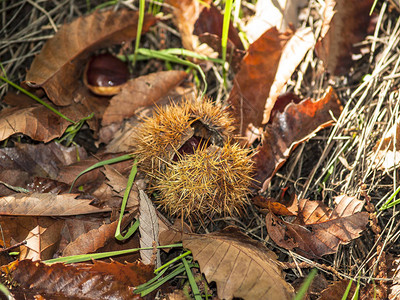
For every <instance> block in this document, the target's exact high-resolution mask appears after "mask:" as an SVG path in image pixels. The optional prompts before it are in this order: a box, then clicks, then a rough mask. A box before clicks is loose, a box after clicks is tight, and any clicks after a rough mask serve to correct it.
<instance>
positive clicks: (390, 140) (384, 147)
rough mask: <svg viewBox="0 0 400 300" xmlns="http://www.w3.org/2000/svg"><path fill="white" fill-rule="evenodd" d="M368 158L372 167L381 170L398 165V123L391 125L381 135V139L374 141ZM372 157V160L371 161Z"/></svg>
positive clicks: (399, 137)
mask: <svg viewBox="0 0 400 300" xmlns="http://www.w3.org/2000/svg"><path fill="white" fill-rule="evenodd" d="M395 145H396V146H395ZM375 155H376V156H375ZM374 158H375V159H374ZM369 159H370V161H371V163H372V164H373V166H374V168H378V169H379V170H383V171H390V170H392V169H393V168H396V167H397V166H399V164H400V123H397V124H395V125H393V126H392V127H391V128H390V129H389V131H387V132H386V134H385V135H384V136H383V137H382V139H380V140H379V141H378V142H377V143H376V145H375V147H374V151H373V154H372V155H371V157H370V158H369ZM372 159H374V160H373V161H372Z"/></svg>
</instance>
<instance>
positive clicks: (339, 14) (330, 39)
mask: <svg viewBox="0 0 400 300" xmlns="http://www.w3.org/2000/svg"><path fill="white" fill-rule="evenodd" d="M373 2H374V0H366V1H346V0H328V1H325V11H324V23H323V25H322V29H321V37H320V38H319V40H318V43H317V45H316V47H315V50H316V52H317V55H318V57H319V58H320V59H322V60H323V62H324V65H325V68H326V69H327V71H328V72H330V73H331V74H332V75H344V74H346V73H347V72H348V70H349V68H350V67H351V65H352V59H351V55H352V53H354V52H355V48H354V47H353V45H354V44H356V43H359V42H361V41H362V40H363V39H364V37H365V36H366V34H367V29H368V24H369V22H370V19H371V16H370V14H369V12H370V10H371V6H372V3H373Z"/></svg>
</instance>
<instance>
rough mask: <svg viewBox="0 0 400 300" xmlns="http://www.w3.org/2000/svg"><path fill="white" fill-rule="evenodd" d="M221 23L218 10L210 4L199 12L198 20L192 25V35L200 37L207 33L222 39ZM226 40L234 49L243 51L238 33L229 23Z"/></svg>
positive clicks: (220, 15)
mask: <svg viewBox="0 0 400 300" xmlns="http://www.w3.org/2000/svg"><path fill="white" fill-rule="evenodd" d="M223 21H224V16H223V15H222V14H221V12H220V11H219V9H218V8H216V7H215V6H214V5H213V4H212V3H211V4H210V5H209V6H208V7H207V6H206V7H204V8H203V10H202V11H201V13H200V15H199V18H198V19H197V20H196V23H195V24H194V30H193V34H195V35H197V36H200V35H202V34H205V33H209V34H214V35H216V36H218V37H219V38H222V28H223ZM228 40H229V41H230V42H231V43H232V44H233V45H234V46H235V48H236V49H240V50H244V47H243V44H242V41H241V40H240V37H239V34H238V31H237V29H236V28H235V27H233V24H232V22H229V30H228ZM227 52H228V51H227Z"/></svg>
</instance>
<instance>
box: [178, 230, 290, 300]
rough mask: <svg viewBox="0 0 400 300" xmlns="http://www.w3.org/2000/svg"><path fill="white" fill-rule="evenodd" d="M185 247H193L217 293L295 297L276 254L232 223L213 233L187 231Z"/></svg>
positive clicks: (262, 296) (257, 296) (224, 294)
mask: <svg viewBox="0 0 400 300" xmlns="http://www.w3.org/2000/svg"><path fill="white" fill-rule="evenodd" d="M183 247H185V248H188V249H190V250H191V251H192V253H193V257H194V259H195V260H197V261H198V262H199V265H200V269H201V271H202V272H203V273H204V275H205V276H206V278H207V280H208V281H209V282H211V281H215V282H216V283H217V291H218V297H219V298H221V299H232V298H233V297H240V298H243V299H292V297H293V288H292V287H291V286H290V285H289V284H288V283H286V281H285V280H284V278H283V276H282V272H281V269H280V268H279V266H278V263H277V261H276V257H275V254H274V253H273V252H271V251H269V250H268V249H267V248H266V247H265V246H264V245H263V244H261V243H259V242H256V241H254V240H252V239H251V238H249V237H248V236H246V235H245V234H243V233H241V232H240V230H238V229H237V228H236V227H233V226H230V227H227V228H225V229H224V230H222V231H220V232H214V233H210V234H196V235H195V234H191V235H189V234H186V235H185V236H184V238H183Z"/></svg>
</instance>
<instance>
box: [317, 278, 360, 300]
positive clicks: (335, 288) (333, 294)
mask: <svg viewBox="0 0 400 300" xmlns="http://www.w3.org/2000/svg"><path fill="white" fill-rule="evenodd" d="M349 283H350V280H348V279H343V280H339V281H335V282H334V283H333V284H331V285H330V286H328V288H326V289H325V290H323V291H322V293H321V296H320V298H319V300H337V299H338V297H341V296H342V295H343V294H344V293H345V291H346V289H347V287H348V285H349ZM356 285H357V284H356V283H355V282H353V283H352V284H351V288H350V291H349V293H348V296H347V299H352V297H353V295H354V293H355V291H356Z"/></svg>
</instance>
